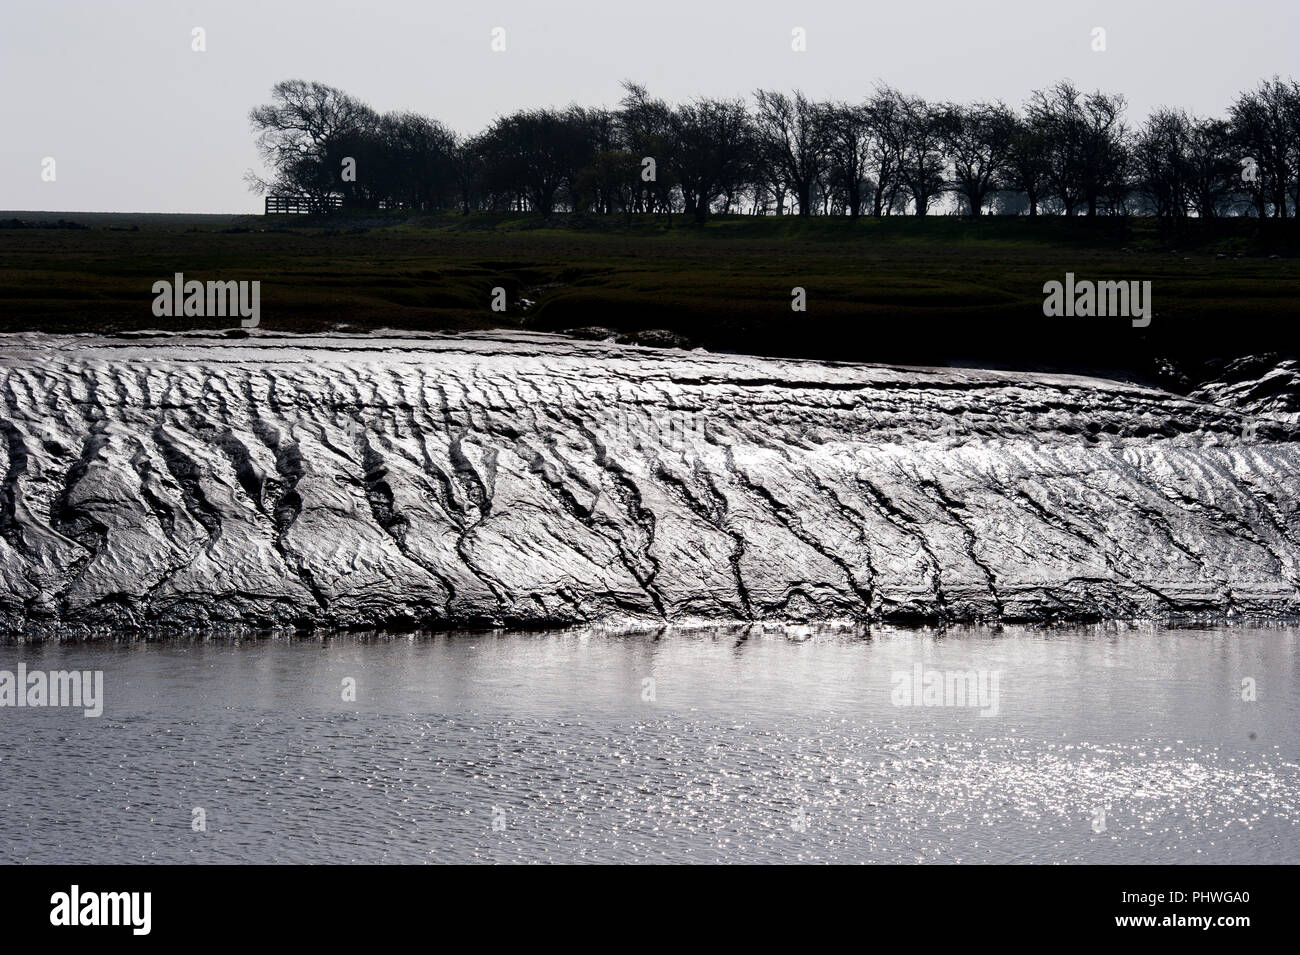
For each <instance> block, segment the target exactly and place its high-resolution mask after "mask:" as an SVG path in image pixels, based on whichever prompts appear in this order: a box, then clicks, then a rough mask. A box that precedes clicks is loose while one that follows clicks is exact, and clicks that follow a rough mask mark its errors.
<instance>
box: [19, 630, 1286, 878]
mask: <svg viewBox="0 0 1300 955" xmlns="http://www.w3.org/2000/svg"><path fill="white" fill-rule="evenodd" d="M20 663H21V664H23V665H24V666H25V667H26V669H27V671H28V672H29V673H30V672H32V671H55V670H70V669H79V670H91V671H102V674H103V688H104V689H103V697H104V699H103V713H102V715H101V716H99V717H97V718H96V717H86V716H85V715H84V714H83V710H82V709H72V708H66V707H64V708H56V707H44V708H41V707H21V708H19V707H4V708H0V859H2V860H3V861H5V862H29V863H55V862H58V863H117V862H206V863H261V862H352V861H355V862H466V861H494V862H495V861H499V862H546V861H549V862H559V861H565V862H567V861H600V862H624V861H644V862H658V861H672V862H883V863H910V862H953V863H957V862H1039V863H1043V862H1062V863H1073V862H1115V863H1148V862H1149V863H1171V862H1172V863H1184V862H1186V863H1227V862H1233V863H1296V862H1300V629H1298V628H1294V627H1286V626H1275V627H1267V628H1258V629H1255V628H1248V627H1244V626H1236V627H1229V628H1213V629H1161V628H1155V627H1146V628H1141V627H1139V628H1133V627H1127V626H1119V627H1114V626H1103V627H1095V628H1075V629H1050V630H1044V629H1032V628H1025V629H1016V628H1006V629H1003V630H1000V631H996V632H995V631H990V630H981V629H965V630H950V631H948V632H946V633H939V632H936V631H924V630H916V631H913V630H903V629H898V630H889V631H886V632H881V631H879V630H877V631H872V632H871V633H866V632H862V631H840V630H831V629H814V630H800V629H793V630H790V629H769V630H735V629H723V630H705V631H694V632H692V631H672V632H668V633H662V634H657V635H656V634H637V635H619V634H609V633H601V632H579V631H563V632H539V633H504V632H475V633H454V634H432V635H421V636H414V637H407V636H397V637H383V638H381V637H368V638H367V637H336V638H332V639H316V638H311V639H301V638H299V639H289V638H262V639H257V640H253V639H244V640H236V639H207V640H170V641H162V642H127V641H118V642H113V641H109V642H101V643H80V644H64V645H59V644H56V643H44V644H33V645H23V644H14V643H10V644H5V645H0V670H8V671H11V672H14V673H16V672H17V668H18V666H19V664H20ZM353 688H354V689H353ZM918 689H919V690H920V693H919V694H918V693H916V690H918ZM963 690H965V691H969V692H966V693H963V692H962V691H963ZM352 697H355V698H352ZM1243 697H1245V698H1243ZM1251 697H1253V699H1251ZM915 704H920V705H915ZM972 704H973V705H972Z"/></svg>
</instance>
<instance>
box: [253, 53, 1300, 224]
mask: <svg viewBox="0 0 1300 955" xmlns="http://www.w3.org/2000/svg"><path fill="white" fill-rule="evenodd" d="M624 89H625V95H624V97H623V99H622V101H621V102H620V103H619V105H618V107H617V108H614V109H610V108H606V107H585V106H578V105H571V106H568V107H566V108H564V109H531V110H518V111H515V112H513V113H508V114H506V115H503V116H500V117H498V118H497V119H495V120H494V121H493V122H492V123H491V124H490V125H489V126H488V127H487V128H486V129H484V130H483V131H481V132H479V133H478V134H476V135H472V136H462V135H459V134H457V133H455V132H453V131H452V130H450V129H449V128H448V127H447V126H445V125H444V124H443V123H441V122H440V121H438V120H437V119H435V118H432V117H428V116H423V115H420V114H418V113H412V112H395V113H386V114H380V113H378V112H376V111H375V110H373V109H371V108H370V107H369V106H368V105H366V104H365V103H362V102H361V101H359V100H357V99H356V98H354V97H352V96H350V95H349V94H347V93H345V92H344V91H342V90H339V89H336V88H334V87H331V86H327V85H325V84H322V83H308V82H304V81H301V80H288V81H284V82H281V83H278V84H276V85H275V87H274V88H273V89H272V91H271V102H270V103H267V104H265V105H262V106H258V107H256V108H255V109H253V110H252V112H251V113H250V120H251V122H252V126H253V130H254V132H255V134H256V136H257V145H258V148H259V150H260V152H261V154H262V158H263V160H264V162H265V164H266V167H267V169H268V171H269V174H268V176H267V177H266V178H262V177H261V176H258V175H256V174H253V173H250V174H249V180H250V184H251V185H252V187H253V188H254V189H256V190H258V191H261V192H267V193H271V194H274V195H276V196H279V197H285V198H293V199H301V200H304V201H306V202H307V203H309V204H312V205H314V206H315V207H318V208H323V207H326V206H327V205H330V206H332V205H333V204H334V203H336V202H337V203H341V204H342V205H344V206H345V207H350V208H354V209H357V208H361V209H364V208H369V209H381V208H382V209H393V208H400V209H409V210H418V211H424V212H433V211H443V210H459V211H461V212H462V213H465V214H468V213H469V212H471V211H475V210H477V211H497V212H501V211H516V212H523V211H532V212H535V213H537V214H538V215H539V216H542V217H546V216H550V215H551V214H552V213H554V212H558V211H568V212H574V213H580V214H584V215H593V216H625V217H630V216H634V215H636V214H638V213H648V214H657V215H660V216H662V217H663V218H664V219H665V221H669V220H671V218H672V216H673V215H674V214H676V215H678V216H680V217H683V218H688V219H690V220H693V221H695V222H697V223H700V222H704V221H705V220H706V219H707V218H708V217H709V216H710V215H714V214H718V213H722V214H750V215H782V214H785V213H797V214H798V215H800V216H816V215H833V216H846V217H848V218H857V217H859V216H863V215H870V216H873V217H877V218H880V217H888V216H893V215H902V214H908V213H911V214H914V215H917V216H924V215H927V214H930V213H934V212H943V211H956V212H959V213H961V214H964V215H971V216H980V215H983V214H985V213H986V212H998V213H1007V214H1019V213H1024V214H1026V215H1028V216H1030V217H1036V216H1038V215H1040V214H1044V213H1054V214H1061V215H1066V216H1074V215H1088V216H1096V215H1125V216H1126V215H1150V216H1155V217H1158V218H1171V219H1181V218H1187V217H1190V216H1194V217H1197V218H1203V219H1204V218H1215V217H1219V216H1231V215H1249V216H1255V217H1257V218H1269V217H1273V218H1286V217H1292V218H1294V217H1295V216H1296V215H1297V209H1298V208H1300V84H1297V83H1296V82H1294V81H1292V80H1286V81H1284V80H1282V79H1280V78H1279V77H1273V78H1272V79H1271V80H1268V81H1265V82H1263V83H1261V84H1259V86H1258V87H1256V88H1255V89H1252V90H1248V91H1246V92H1243V93H1241V94H1240V95H1239V96H1238V97H1237V99H1236V100H1235V101H1234V102H1233V103H1232V104H1231V106H1230V108H1229V110H1228V112H1227V115H1225V116H1223V117H1218V118H1214V117H1210V118H1207V117H1198V116H1193V115H1190V114H1188V113H1187V112H1186V111H1184V110H1180V109H1170V108H1161V109H1157V110H1156V111H1155V112H1153V113H1152V114H1151V115H1150V116H1149V117H1147V118H1146V120H1145V121H1144V122H1142V123H1141V124H1140V125H1136V126H1134V125H1131V124H1130V122H1129V120H1128V118H1127V116H1126V103H1125V99H1124V97H1123V96H1122V95H1120V94H1117V93H1107V92H1103V91H1101V90H1097V91H1095V92H1092V93H1086V92H1083V91H1081V90H1079V89H1078V88H1077V87H1075V86H1074V85H1073V84H1072V83H1070V82H1069V81H1062V82H1060V83H1057V84H1056V85H1055V86H1053V87H1051V88H1050V89H1046V90H1038V91H1035V92H1033V93H1032V94H1031V95H1030V96H1029V98H1028V100H1027V101H1026V102H1025V104H1024V105H1023V106H1022V107H1019V108H1017V107H1012V106H1008V105H1006V104H1005V103H1001V102H992V103H988V102H979V103H955V102H945V103H939V102H930V101H927V100H925V99H923V98H921V97H919V96H912V95H907V94H904V93H901V92H899V91H898V90H895V89H892V88H890V87H887V86H886V87H881V88H879V89H877V90H876V91H875V92H874V93H872V94H871V95H870V96H868V97H867V98H866V99H864V100H862V101H861V102H829V101H817V100H812V99H809V98H808V97H806V96H804V94H802V93H799V92H795V93H793V94H787V93H783V92H776V91H770V90H758V91H756V92H755V93H754V96H753V99H752V102H749V101H746V100H744V99H737V98H733V99H717V98H709V97H700V98H697V99H694V100H692V101H690V102H688V103H680V104H676V105H674V104H670V103H667V102H665V101H664V100H661V99H656V98H654V97H652V96H650V95H649V93H648V92H647V91H646V89H645V88H644V87H641V86H638V85H636V84H634V83H626V84H624Z"/></svg>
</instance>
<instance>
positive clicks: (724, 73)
mask: <svg viewBox="0 0 1300 955" xmlns="http://www.w3.org/2000/svg"><path fill="white" fill-rule="evenodd" d="M498 26H499V27H504V28H505V29H506V44H507V49H506V51H505V52H504V53H494V52H492V50H491V49H490V43H491V31H492V28H493V27H498ZM195 27H202V28H203V29H204V30H205V31H206V43H207V51H206V52H203V53H197V52H194V51H193V50H192V49H191V43H192V33H191V31H192V30H193V29H194V28H195ZM794 27H803V28H804V29H805V30H806V31H807V51H806V52H803V53H796V52H793V51H792V50H791V30H792V29H793V28H794ZM1094 27H1103V28H1105V30H1106V47H1107V49H1106V51H1105V52H1103V53H1094V52H1093V51H1092V49H1091V42H1092V30H1093V28H1094ZM1274 73H1278V74H1281V75H1282V76H1283V77H1287V76H1294V77H1295V78H1297V79H1300V0H1106V2H1088V0H1071V2H1062V0H1001V2H996V0H995V2H982V3H977V2H974V0H897V2H884V0H782V2H775V0H644V2H640V3H632V2H627V0H618V2H615V0H509V2H507V0H355V2H353V0H292V2H280V0H256V2H247V0H210V2H187V0H0V119H2V122H0V209H6V210H18V209H21V210H50V211H110V212H111V211H121V212H246V211H259V210H260V209H261V200H260V199H258V198H257V197H256V196H254V195H253V194H251V193H250V192H248V189H247V186H246V185H245V183H244V181H243V174H244V172H245V170H247V169H249V168H252V167H255V166H256V165H257V154H256V151H255V150H254V148H253V136H252V134H251V132H250V129H249V125H248V119H247V116H248V110H249V108H250V107H252V106H254V105H256V104H258V103H262V102H265V101H266V100H267V97H268V92H269V90H270V88H271V85H272V84H273V83H275V82H276V81H278V80H282V79H292V78H296V79H305V80H319V81H321V82H324V83H329V84H331V85H334V86H338V87H340V88H342V89H344V90H346V91H348V92H350V93H352V94H354V95H356V96H358V97H360V98H361V99H363V100H365V101H366V102H368V103H369V104H370V105H371V106H373V107H374V108H375V109H377V110H380V111H386V110H394V109H412V110H417V111H419V112H423V113H427V114H430V115H432V116H436V117H437V118H439V119H441V120H442V121H444V122H445V123H447V124H448V125H450V126H451V127H453V128H454V129H457V130H459V131H461V132H472V131H476V130H478V129H481V128H482V127H483V126H484V125H485V124H487V123H488V122H489V121H491V119H492V118H493V117H494V116H496V115H498V114H500V113H504V112H509V111H510V110H513V109H516V108H519V107H531V106H544V105H565V104H567V103H570V102H579V103H582V104H584V105H596V104H608V105H613V104H614V103H616V102H617V100H618V99H619V96H620V90H619V82H620V81H621V80H623V79H625V78H627V79H633V80H636V81H638V82H641V83H644V84H645V85H647V86H648V87H649V89H650V91H651V93H652V94H654V95H658V96H662V97H665V98H666V99H669V100H672V101H676V100H681V99H688V98H690V97H691V96H694V95H697V94H706V95H718V96H732V95H747V94H749V93H750V92H752V91H753V90H754V89H755V88H757V87H770V88H777V89H783V90H791V89H795V88H799V89H802V90H804V91H805V92H807V93H809V94H810V95H812V96H814V97H819V98H821V97H831V98H836V99H847V100H858V99H861V98H863V97H864V96H865V95H866V94H867V93H868V92H869V91H870V90H871V88H872V86H873V85H874V84H875V83H877V82H887V83H889V84H892V85H894V86H897V87H899V88H900V89H902V90H904V91H905V92H913V93H920V94H922V95H924V96H927V97H931V98H934V99H954V100H971V99H1003V100H1006V101H1007V102H1009V103H1013V104H1019V103H1022V102H1023V101H1024V99H1025V97H1026V95H1027V94H1028V93H1029V91H1030V90H1032V89H1035V88H1040V87H1044V86H1047V85H1050V84H1052V83H1054V82H1055V81H1057V80H1059V79H1062V78H1066V77H1068V78H1070V79H1073V80H1074V81H1075V82H1076V83H1077V84H1079V85H1080V86H1082V87H1084V88H1085V89H1094V88H1097V87H1101V88H1104V89H1107V90H1111V91H1117V92H1122V93H1124V94H1125V95H1126V96H1127V97H1128V99H1129V104H1130V120H1133V121H1138V120H1141V119H1142V118H1143V117H1145V116H1146V114H1147V113H1148V111H1149V110H1150V109H1151V108H1152V107H1153V106H1156V105H1170V106H1181V107H1185V108H1187V109H1190V110H1193V111H1195V112H1198V113H1202V114H1222V113H1223V111H1224V109H1225V107H1226V106H1227V104H1228V103H1229V102H1230V101H1231V100H1232V98H1233V96H1234V94H1235V93H1237V92H1238V91H1240V90H1242V89H1244V88H1247V87H1251V86H1254V85H1255V84H1256V83H1257V82H1258V81H1259V80H1260V79H1262V78H1265V77H1267V76H1271V75H1272V74H1274ZM46 156H53V157H54V158H55V161H56V164H57V165H56V172H57V179H56V181H55V182H43V181H42V180H41V163H42V159H43V158H44V157H46Z"/></svg>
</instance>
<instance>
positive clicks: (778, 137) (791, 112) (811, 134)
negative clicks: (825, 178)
mask: <svg viewBox="0 0 1300 955" xmlns="http://www.w3.org/2000/svg"><path fill="white" fill-rule="evenodd" d="M754 98H755V100H756V102H757V104H758V111H757V114H756V116H755V125H756V127H757V130H758V142H759V152H760V155H761V156H762V159H763V161H764V162H767V163H769V164H770V166H771V169H772V172H773V174H774V175H776V176H778V177H779V178H780V179H781V180H782V181H783V182H784V183H785V186H786V188H787V189H789V190H790V191H791V192H793V193H794V195H795V199H796V201H797V202H798V203H799V215H801V216H806V215H812V209H813V191H814V189H815V188H816V186H817V183H818V180H819V179H821V177H822V175H823V174H824V173H825V171H826V165H827V150H826V146H827V134H828V128H827V122H826V110H825V108H824V107H823V106H822V105H821V104H818V103H814V102H812V101H811V100H809V99H808V98H807V97H806V96H804V95H803V93H800V92H798V91H796V92H795V94H794V96H787V95H786V94H785V93H772V92H768V91H766V90H758V91H756V92H755V93H754Z"/></svg>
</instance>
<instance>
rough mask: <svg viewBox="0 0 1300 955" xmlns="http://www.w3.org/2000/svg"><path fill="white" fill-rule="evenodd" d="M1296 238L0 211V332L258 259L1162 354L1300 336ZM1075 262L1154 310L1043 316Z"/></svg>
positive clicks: (1076, 228) (385, 320) (1028, 345)
mask: <svg viewBox="0 0 1300 955" xmlns="http://www.w3.org/2000/svg"><path fill="white" fill-rule="evenodd" d="M12 220H19V221H18V223H15V222H13V221H12ZM59 220H63V222H62V223H60V222H59ZM33 223H35V224H38V225H43V226H44V227H30V225H31V224H33ZM69 223H71V224H75V225H79V226H85V228H73V227H68V224H69ZM24 224H26V225H25V226H24ZM20 226H22V227H20ZM1298 252H1300V229H1298V228H1297V224H1296V223H1295V222H1294V221H1290V222H1282V223H1276V222H1265V223H1260V222H1258V221H1251V220H1221V221H1214V222H1207V221H1195V220H1193V221H1190V222H1187V223H1183V224H1181V225H1178V224H1174V223H1158V222H1156V221H1155V220H1147V219H1130V220H1123V219H1117V218H1106V217H1100V218H1097V219H1095V220H1089V219H1086V218H1074V219H1068V220H1067V219H1062V218H1055V217H1053V218H1046V217H1045V218H1041V219H1038V220H1030V219H1027V218H1005V219H1002V218H987V219H983V220H970V219H961V218H956V217H947V216H944V217H930V218H926V219H917V218H913V217H891V218H885V219H881V220H874V219H863V220H860V221H857V222H850V221H848V220H844V219H836V218H817V217H814V218H810V219H800V218H794V217H785V218H775V217H764V218H755V217H748V216H745V217H742V216H730V217H717V218H714V219H713V220H712V221H710V222H709V223H708V224H707V225H705V226H704V227H697V226H692V225H687V224H686V223H685V221H684V220H683V219H682V218H681V217H678V220H677V221H676V222H674V223H673V224H672V227H671V228H668V227H666V226H665V223H664V221H663V220H662V219H656V218H654V217H648V216H647V217H641V218H638V219H635V220H633V221H631V222H629V221H627V220H624V219H622V218H608V219H589V218H582V217H573V216H567V217H566V216H557V217H554V218H552V219H549V220H542V219H540V218H539V217H536V216H526V215H509V214H475V215H472V216H469V217H461V216H458V215H446V216H411V215H409V214H403V213H371V214H366V215H355V214H354V215H347V216H342V215H339V216H334V217H330V218H328V219H315V218H304V217H289V216H275V217H265V216H195V215H178V216H168V215H150V214H95V213H40V212H0V330H4V331H17V330H30V329H39V330H46V331H122V330H128V329H144V328H160V327H163V328H165V327H172V328H189V327H196V326H197V325H204V324H206V325H209V326H211V325H219V324H224V325H234V324H235V323H234V322H233V321H227V322H221V321H220V320H216V321H213V320H199V319H183V318H182V319H159V318H155V317H154V315H153V314H152V311H151V303H152V301H153V295H152V293H151V291H150V288H151V286H152V284H153V282H154V281H156V280H158V279H163V278H168V279H169V278H171V276H172V275H173V273H175V272H183V273H185V276H186V278H187V279H200V280H207V279H240V280H243V279H248V280H253V279H256V280H260V281H261V283H262V323H261V327H262V329H263V330H264V331H268V332H275V331H327V330H334V329H350V330H360V329H365V328H374V327H390V328H406V329H465V328H481V327H490V326H497V325H509V326H516V327H519V326H523V327H531V328H539V329H549V330H559V329H569V328H574V327H582V326H592V325H598V326H605V327H610V328H614V329H617V330H620V331H624V332H634V331H636V330H644V329H668V330H671V331H674V332H676V333H679V334H680V335H683V336H685V337H686V338H688V339H689V340H690V341H691V342H693V343H695V344H699V345H702V346H704V347H707V348H710V349H716V350H734V351H746V352H756V353H764V354H781V355H799V356H808V357H820V358H831V359H844V360H867V361H873V360H874V361H906V362H912V363H927V362H944V361H953V360H971V361H978V362H981V363H985V364H1018V365H1029V366H1048V367H1059V366H1062V365H1068V366H1080V365H1089V364H1092V365H1097V366H1102V367H1116V368H1130V367H1131V368H1134V369H1142V368H1146V367H1147V366H1149V364H1150V362H1151V360H1152V359H1153V358H1154V357H1157V356H1175V357H1178V358H1180V359H1185V360H1188V361H1199V360H1203V359H1205V358H1207V357H1211V356H1214V355H1225V354H1241V353H1246V352H1249V351H1252V350H1259V349H1260V348H1269V349H1272V350H1278V349H1286V350H1290V349H1291V345H1290V343H1291V340H1292V339H1293V338H1294V337H1296V336H1295V334H1294V329H1295V323H1296V319H1297V318H1300V305H1298V304H1297V291H1298V290H1300V256H1298ZM1067 271H1068V272H1073V273H1075V275H1076V277H1077V278H1080V279H1089V278H1091V279H1098V280H1146V279H1149V280H1150V281H1151V282H1152V283H1153V285H1152V294H1153V301H1154V312H1155V317H1154V320H1153V321H1152V323H1151V326H1150V327H1149V328H1146V329H1136V328H1133V327H1131V324H1130V323H1129V322H1128V321H1127V320H1113V319H1112V320H1106V319H1084V318H1057V319H1049V318H1045V317H1044V316H1043V314H1042V303H1043V292H1042V286H1043V283H1044V282H1047V281H1050V280H1053V279H1055V280H1062V279H1063V278H1064V275H1065V273H1066V272H1067ZM496 286H501V287H503V288H505V289H506V291H507V294H508V300H509V302H510V309H509V311H507V312H506V313H504V314H501V313H494V312H493V311H491V309H490V304H489V303H490V300H491V290H492V289H493V288H494V287H496ZM795 286H799V287H802V288H804V289H805V290H806V293H807V303H808V304H807V311H806V312H803V313H796V312H793V311H792V310H791V307H790V302H791V289H792V288H793V287H795ZM525 299H526V300H528V303H529V304H526V303H524V301H523V300H525Z"/></svg>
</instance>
